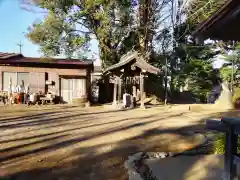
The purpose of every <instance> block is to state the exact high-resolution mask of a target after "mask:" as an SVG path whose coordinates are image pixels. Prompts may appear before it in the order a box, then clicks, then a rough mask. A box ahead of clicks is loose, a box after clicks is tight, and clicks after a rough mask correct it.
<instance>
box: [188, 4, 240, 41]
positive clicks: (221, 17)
mask: <svg viewBox="0 0 240 180" xmlns="http://www.w3.org/2000/svg"><path fill="white" fill-rule="evenodd" d="M239 32H240V0H228V1H226V3H225V4H224V5H223V6H222V7H221V8H220V9H219V10H218V11H217V12H216V13H214V14H213V15H212V16H210V17H209V18H208V19H207V20H205V21H204V22H202V23H201V24H200V25H199V26H198V27H197V28H196V30H195V31H194V32H193V36H195V37H197V39H199V40H200V42H202V41H203V40H204V39H208V38H210V39H212V40H223V41H231V40H235V41H239V40H240V33H239Z"/></svg>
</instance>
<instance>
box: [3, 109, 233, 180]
mask: <svg viewBox="0 0 240 180" xmlns="http://www.w3.org/2000/svg"><path fill="white" fill-rule="evenodd" d="M0 112H1V113H0V177H2V178H3V179H11V180H32V179H34V180H42V179H44V180H116V179H118V180H127V179H128V175H127V173H126V170H125V169H124V161H125V160H127V158H128V156H130V155H132V154H134V153H137V152H140V151H175V152H176V151H184V150H186V149H189V148H192V147H194V146H195V145H196V142H195V140H194V138H193V137H192V136H187V135H186V134H185V132H187V131H199V132H204V131H205V129H204V123H205V120H206V119H208V118H212V117H221V116H225V115H226V113H229V112H217V111H216V110H214V111H213V110H211V111H210V110H209V111H206V110H204V111H203V110H201V111H189V110H188V108H187V106H181V105H179V106H176V107H175V106H174V107H162V106H158V107H152V108H149V109H145V110H143V109H132V110H113V109H111V108H110V107H108V106H100V107H89V108H80V107H74V106H66V105H61V106H60V105H59V106H44V107H41V106H39V107H37V106H34V107H22V106H14V107H12V108H10V107H0ZM0 179H1V178H0Z"/></svg>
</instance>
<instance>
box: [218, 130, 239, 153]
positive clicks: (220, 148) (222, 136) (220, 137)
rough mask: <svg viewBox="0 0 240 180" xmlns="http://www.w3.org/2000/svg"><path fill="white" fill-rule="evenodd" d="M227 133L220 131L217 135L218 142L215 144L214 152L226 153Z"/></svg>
mask: <svg viewBox="0 0 240 180" xmlns="http://www.w3.org/2000/svg"><path fill="white" fill-rule="evenodd" d="M225 141H226V138H225V134H224V133H220V134H218V135H217V138H216V142H215V144H214V152H215V153H216V154H224V153H225ZM237 152H238V153H240V138H239V137H238V141H237Z"/></svg>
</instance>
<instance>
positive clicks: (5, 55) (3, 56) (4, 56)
mask: <svg viewBox="0 0 240 180" xmlns="http://www.w3.org/2000/svg"><path fill="white" fill-rule="evenodd" d="M16 56H22V55H21V54H17V53H4V52H0V59H7V58H11V57H16Z"/></svg>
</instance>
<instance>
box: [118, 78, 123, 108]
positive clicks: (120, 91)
mask: <svg viewBox="0 0 240 180" xmlns="http://www.w3.org/2000/svg"><path fill="white" fill-rule="evenodd" d="M121 99H122V80H121V77H118V103H119V104H120V103H121Z"/></svg>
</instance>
